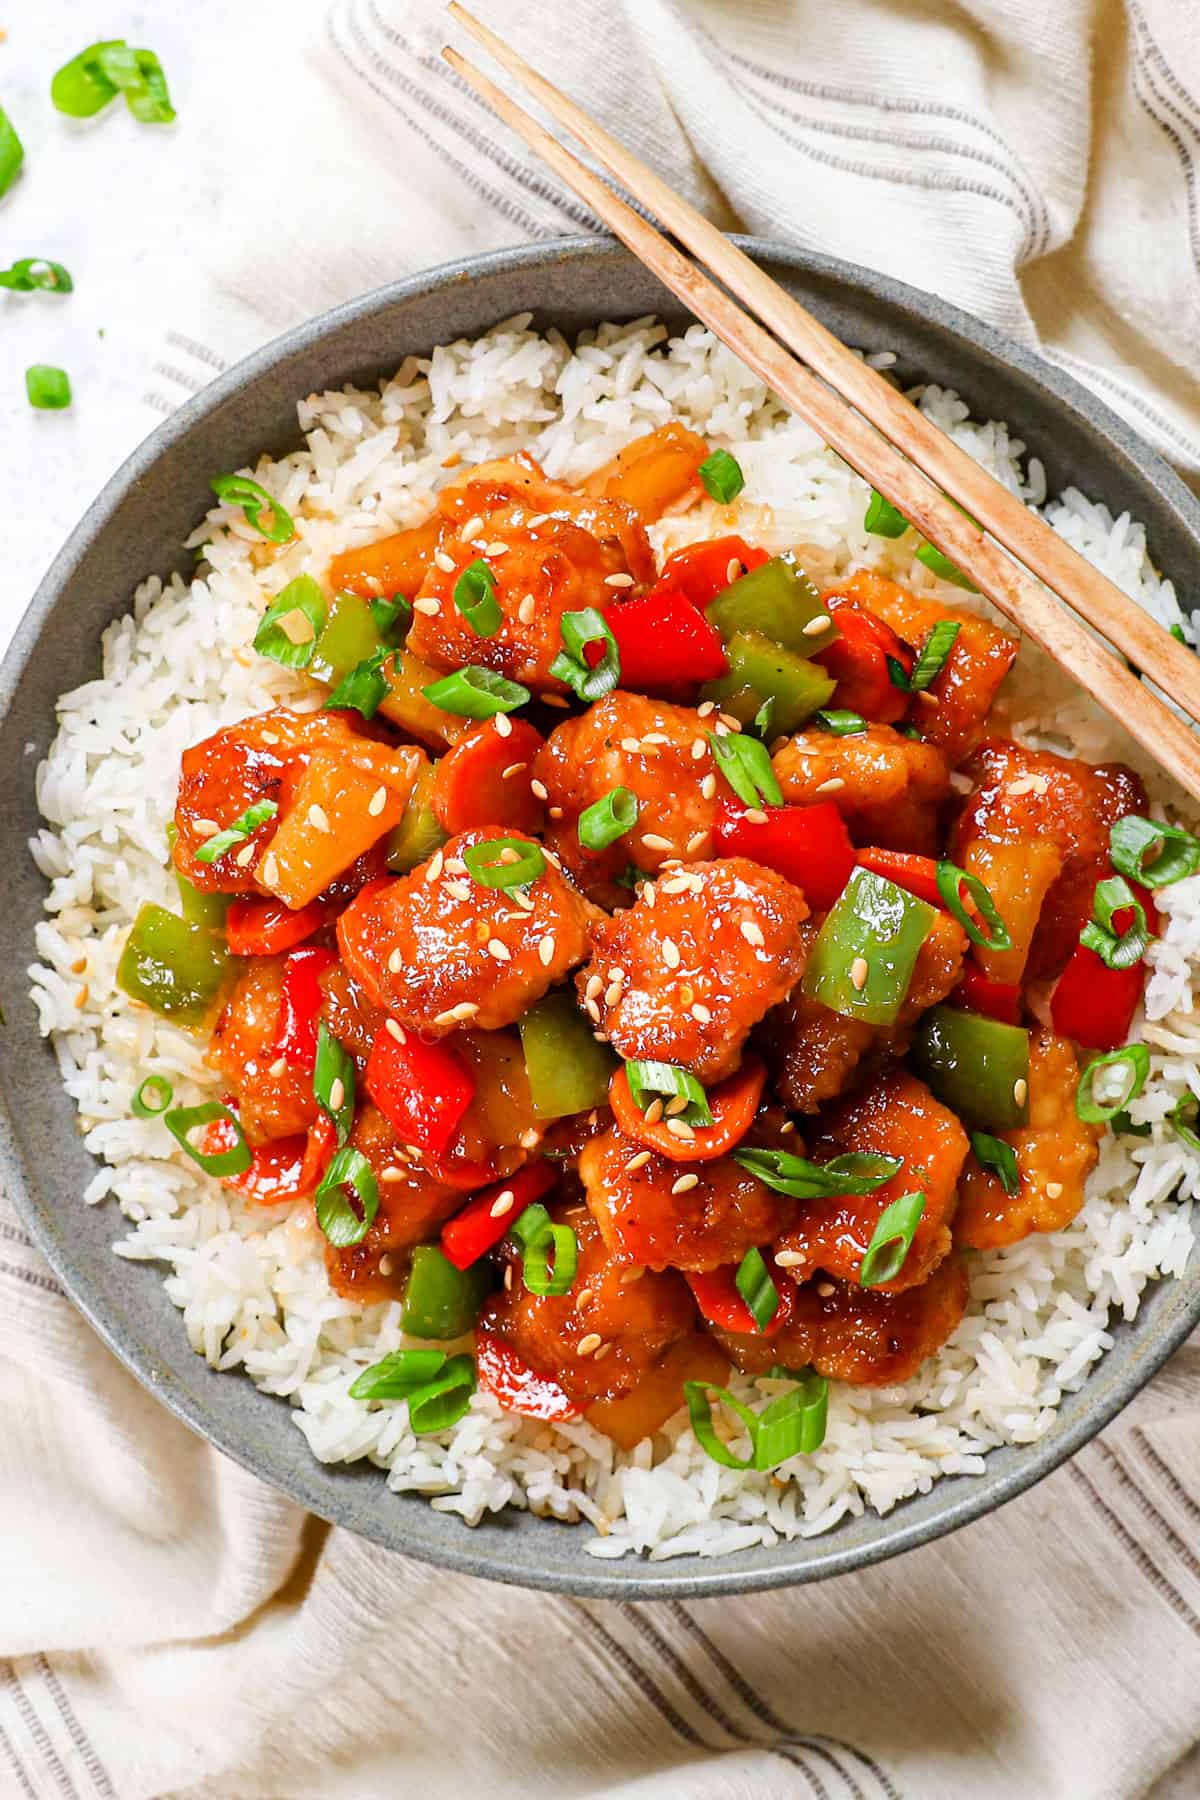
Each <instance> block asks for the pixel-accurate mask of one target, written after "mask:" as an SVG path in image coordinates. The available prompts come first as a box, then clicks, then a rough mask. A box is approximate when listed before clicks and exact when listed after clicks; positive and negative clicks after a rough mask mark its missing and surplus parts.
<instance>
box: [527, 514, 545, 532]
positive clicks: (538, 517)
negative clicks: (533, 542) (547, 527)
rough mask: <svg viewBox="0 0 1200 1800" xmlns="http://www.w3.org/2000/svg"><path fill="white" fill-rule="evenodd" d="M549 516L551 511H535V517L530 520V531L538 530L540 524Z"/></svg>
mask: <svg viewBox="0 0 1200 1800" xmlns="http://www.w3.org/2000/svg"><path fill="white" fill-rule="evenodd" d="M549 517H550V514H549V513H535V514H534V516H533V518H532V519H530V521H529V529H530V531H536V530H537V528H538V526H539V525H544V524H545V523H546V521H547V519H548V518H549Z"/></svg>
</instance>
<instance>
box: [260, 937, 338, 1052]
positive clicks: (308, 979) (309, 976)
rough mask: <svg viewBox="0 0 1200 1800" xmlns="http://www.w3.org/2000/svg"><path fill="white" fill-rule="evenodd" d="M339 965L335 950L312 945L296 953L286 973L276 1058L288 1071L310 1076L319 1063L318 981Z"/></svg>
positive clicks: (288, 963) (277, 1034)
mask: <svg viewBox="0 0 1200 1800" xmlns="http://www.w3.org/2000/svg"><path fill="white" fill-rule="evenodd" d="M336 961H337V957H336V955H335V954H334V952H333V951H332V950H320V949H318V948H317V947H316V945H313V946H312V947H310V948H307V949H304V950H293V951H292V952H291V954H290V955H289V956H288V959H287V961H286V963H285V964H284V969H283V992H282V993H281V994H280V996H279V1024H278V1026H277V1027H276V1031H275V1043H274V1045H273V1047H272V1054H273V1056H282V1058H283V1060H284V1062H285V1063H286V1064H287V1065H288V1068H289V1069H296V1070H297V1071H298V1072H299V1073H300V1074H301V1075H311V1074H312V1072H313V1065H314V1064H315V1062H316V1060H317V1020H318V1018H319V1016H320V1012H321V1001H322V999H323V998H324V995H323V994H322V992H321V984H320V981H319V980H318V979H317V978H318V976H320V975H323V974H324V972H325V970H326V969H328V968H331V967H332V966H333V964H334V963H335V962H336Z"/></svg>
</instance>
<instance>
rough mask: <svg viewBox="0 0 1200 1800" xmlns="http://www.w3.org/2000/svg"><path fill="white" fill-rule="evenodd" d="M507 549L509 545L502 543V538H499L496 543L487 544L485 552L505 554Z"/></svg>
mask: <svg viewBox="0 0 1200 1800" xmlns="http://www.w3.org/2000/svg"><path fill="white" fill-rule="evenodd" d="M507 549H508V545H507V544H505V543H502V542H501V541H500V539H499V538H497V539H496V541H495V543H494V544H489V545H488V546H487V548H486V550H485V552H484V554H485V555H486V556H503V555H504V553H505V551H506V550H507Z"/></svg>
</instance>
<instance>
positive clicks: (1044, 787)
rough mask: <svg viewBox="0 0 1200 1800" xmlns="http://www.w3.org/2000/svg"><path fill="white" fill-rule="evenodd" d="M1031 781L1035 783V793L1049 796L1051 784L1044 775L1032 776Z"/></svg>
mask: <svg viewBox="0 0 1200 1800" xmlns="http://www.w3.org/2000/svg"><path fill="white" fill-rule="evenodd" d="M1029 779H1030V781H1032V783H1033V791H1034V793H1035V794H1048V793H1049V792H1050V783H1049V782H1048V781H1047V780H1046V777H1045V776H1044V775H1031V776H1030V777H1029Z"/></svg>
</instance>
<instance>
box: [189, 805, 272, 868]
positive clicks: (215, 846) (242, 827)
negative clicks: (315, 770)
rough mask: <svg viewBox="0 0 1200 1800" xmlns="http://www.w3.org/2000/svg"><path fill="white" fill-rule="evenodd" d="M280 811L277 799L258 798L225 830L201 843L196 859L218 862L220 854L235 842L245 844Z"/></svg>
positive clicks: (229, 848) (205, 861) (230, 847)
mask: <svg viewBox="0 0 1200 1800" xmlns="http://www.w3.org/2000/svg"><path fill="white" fill-rule="evenodd" d="M278 811H279V802H278V801H277V800H256V801H255V802H254V805H253V806H248V807H247V808H246V810H245V812H244V813H243V814H242V815H241V817H240V818H238V819H235V820H234V821H233V824H232V825H228V826H226V828H225V830H224V831H218V832H217V833H216V834H215V835H214V836H213V837H210V838H208V839H207V840H206V841H205V842H204V843H203V844H201V846H200V848H199V849H198V850H197V851H196V861H197V862H202V863H211V862H216V860H217V858H218V856H224V854H225V852H226V851H227V850H232V849H233V847H234V845H235V844H243V843H245V841H246V839H247V838H248V837H253V835H254V833H255V832H256V831H257V830H258V828H259V826H260V825H265V824H266V822H267V820H268V819H273V818H274V817H275V814H276V813H277V812H278Z"/></svg>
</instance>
